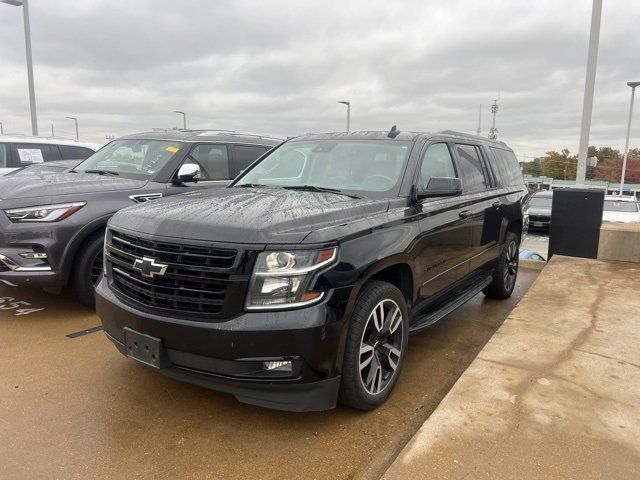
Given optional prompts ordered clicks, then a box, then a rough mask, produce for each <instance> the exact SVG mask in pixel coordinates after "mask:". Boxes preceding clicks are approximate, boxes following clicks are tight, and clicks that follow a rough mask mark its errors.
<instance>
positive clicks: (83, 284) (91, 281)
mask: <svg viewBox="0 0 640 480" xmlns="http://www.w3.org/2000/svg"><path fill="white" fill-rule="evenodd" d="M103 244H104V231H102V232H100V233H98V234H95V235H92V236H91V237H90V238H89V239H87V240H86V241H85V242H84V243H83V244H82V245H80V247H79V249H78V253H77V254H76V258H75V262H74V264H73V271H72V273H71V282H70V285H71V289H72V292H73V296H74V297H76V299H77V300H78V301H79V302H80V303H82V304H83V305H85V306H87V307H89V308H95V306H96V298H95V297H96V285H97V281H100V278H101V276H102V275H101V274H102V248H103ZM98 266H99V267H100V271H99V272H98V270H97V269H98ZM96 280H97V281H96Z"/></svg>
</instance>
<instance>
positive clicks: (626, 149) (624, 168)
mask: <svg viewBox="0 0 640 480" xmlns="http://www.w3.org/2000/svg"><path fill="white" fill-rule="evenodd" d="M627 85H629V86H630V87H631V106H630V107H629V124H628V125H627V141H626V142H625V144H624V160H623V161H622V177H621V178H620V195H622V190H623V189H624V174H625V172H626V171H627V158H628V157H629V137H630V136H631V117H632V116H633V97H635V95H636V87H637V86H638V85H640V82H627Z"/></svg>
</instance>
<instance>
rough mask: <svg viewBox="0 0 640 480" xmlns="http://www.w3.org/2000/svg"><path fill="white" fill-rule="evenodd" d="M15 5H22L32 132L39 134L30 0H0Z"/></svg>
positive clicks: (35, 135) (34, 134)
mask: <svg viewBox="0 0 640 480" xmlns="http://www.w3.org/2000/svg"><path fill="white" fill-rule="evenodd" d="M0 3H6V4H8V5H13V6H15V7H22V16H23V19H24V43H25V47H26V50H27V79H28V81H29V106H30V108H31V133H32V134H33V136H34V137H37V136H38V118H37V116H36V91H35V87H34V84H33V62H32V60H31V27H30V26H29V2H28V0H0Z"/></svg>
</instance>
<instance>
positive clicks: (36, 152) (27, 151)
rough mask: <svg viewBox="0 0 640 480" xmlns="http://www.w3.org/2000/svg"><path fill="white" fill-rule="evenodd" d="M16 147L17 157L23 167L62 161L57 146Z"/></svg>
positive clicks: (28, 145) (18, 144) (30, 145)
mask: <svg viewBox="0 0 640 480" xmlns="http://www.w3.org/2000/svg"><path fill="white" fill-rule="evenodd" d="M14 147H15V152H16V156H17V158H18V160H19V161H20V163H21V164H22V165H31V164H32V163H42V162H50V161H55V160H62V157H61V156H60V150H58V146H57V145H41V144H37V143H16V144H15V145H14Z"/></svg>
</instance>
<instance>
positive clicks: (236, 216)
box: [110, 188, 389, 244]
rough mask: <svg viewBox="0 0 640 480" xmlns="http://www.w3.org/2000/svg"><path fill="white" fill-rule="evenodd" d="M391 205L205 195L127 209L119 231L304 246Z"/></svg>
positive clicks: (277, 193) (262, 192) (116, 222)
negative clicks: (314, 235)
mask: <svg viewBox="0 0 640 480" xmlns="http://www.w3.org/2000/svg"><path fill="white" fill-rule="evenodd" d="M388 204H389V201H388V200H367V199H353V198H350V197H347V196H344V195H338V194H334V193H324V192H306V191H294V190H286V189H280V188H225V189H220V190H218V189H216V190H201V191H198V192H190V193H186V194H183V195H176V196H173V197H171V198H166V199H162V200H156V201H153V202H149V203H145V204H143V205H136V206H133V207H129V208H125V209H124V210H120V211H119V212H118V213H116V214H115V215H114V216H113V218H112V219H111V221H110V224H111V225H112V226H114V227H116V228H117V227H121V228H126V229H128V230H131V231H134V232H140V233H146V234H150V235H162V236H167V237H177V238H183V239H194V240H209V241H217V242H231V243H255V244H264V243H300V242H302V241H303V240H304V238H305V237H306V236H307V235H309V233H311V232H312V231H314V230H317V229H321V228H326V227H328V226H332V225H344V224H346V223H351V222H354V221H357V220H360V219H363V218H366V217H369V216H371V215H375V214H379V213H382V212H385V211H386V210H387V208H388Z"/></svg>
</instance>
